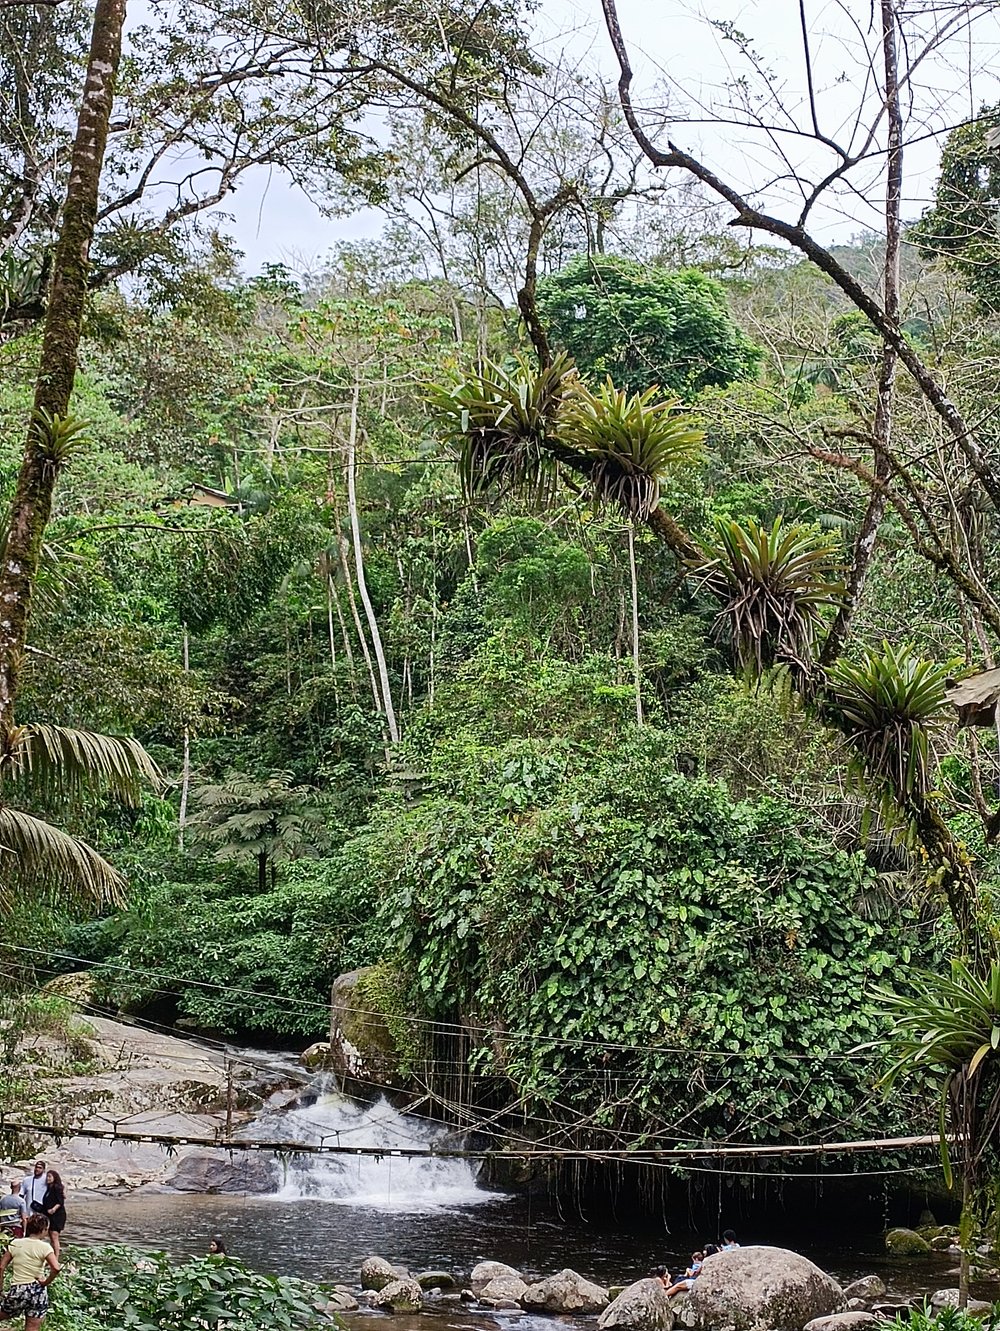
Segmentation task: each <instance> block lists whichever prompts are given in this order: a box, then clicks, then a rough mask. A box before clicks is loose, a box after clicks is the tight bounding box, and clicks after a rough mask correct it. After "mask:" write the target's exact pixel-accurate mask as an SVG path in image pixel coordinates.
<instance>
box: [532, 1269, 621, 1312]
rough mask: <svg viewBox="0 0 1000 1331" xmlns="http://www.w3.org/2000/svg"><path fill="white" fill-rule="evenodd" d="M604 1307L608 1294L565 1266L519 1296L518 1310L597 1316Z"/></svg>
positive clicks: (602, 1288) (599, 1286) (606, 1304)
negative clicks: (593, 1314) (591, 1314)
mask: <svg viewBox="0 0 1000 1331" xmlns="http://www.w3.org/2000/svg"><path fill="white" fill-rule="evenodd" d="M607 1306H608V1291H607V1290H606V1289H605V1288H604V1287H603V1286H602V1285H595V1284H594V1282H593V1281H592V1280H585V1279H584V1277H583V1276H581V1275H578V1274H577V1272H576V1271H571V1270H570V1268H569V1267H568V1266H567V1267H564V1268H563V1269H562V1270H561V1271H557V1272H556V1274H555V1275H554V1276H546V1277H545V1279H544V1280H539V1281H537V1282H536V1283H535V1284H534V1285H529V1286H528V1287H527V1289H526V1290H525V1291H524V1293H523V1294H522V1295H521V1307H522V1308H526V1309H527V1310H528V1312H546V1313H599V1312H603V1311H604V1309H605V1308H606V1307H607Z"/></svg>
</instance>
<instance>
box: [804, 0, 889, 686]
mask: <svg viewBox="0 0 1000 1331" xmlns="http://www.w3.org/2000/svg"><path fill="white" fill-rule="evenodd" d="M881 14H882V62H883V68H884V70H885V109H886V120H887V122H888V129H889V141H888V153H887V156H886V184H885V259H884V262H883V265H882V304H883V307H884V309H885V313H886V317H887V318H889V319H890V320H891V321H892V323H893V325H894V326H895V325H898V324H899V252H900V245H901V242H902V233H903V228H902V215H901V214H902V201H903V117H902V112H901V110H900V105H899V66H898V60H897V56H896V0H881ZM898 359H899V357H898V355H897V353H896V349H895V347H894V346H893V345H892V343H891V342H890V341H889V340H888V339H887V338H885V337H883V339H882V362H881V366H880V368H879V376H878V389H877V394H876V399H875V421H874V429H873V433H872V452H873V454H874V458H873V462H874V466H873V468H872V471H873V474H874V476H875V478H876V480H877V481H878V482H879V484H878V485H877V487H875V488H874V489H873V490H872V492H871V494H870V495H869V497H868V504H867V507H866V508H865V513H864V517H863V518H862V520H861V526H860V527H859V528H858V534H857V536H856V537H855V541H854V556H853V558H852V560H851V571H850V574H849V576H848V579H847V594H846V596H845V597H844V604H843V605H842V606H841V608H840V610H839V611H838V612H837V617H836V619H835V620H834V621H833V624H832V626H831V628H830V632H829V633H828V634H827V638H826V642H825V643H824V644H823V651H822V654H821V656H820V665H821V666H824V667H827V666H830V665H832V664H833V662H834V661H836V659H837V657H838V656H839V655H840V653H841V652H842V651H843V648H844V643H845V642H846V640H847V634H848V632H849V630H850V626H851V620H852V619H853V618H854V611H855V609H856V607H857V604H858V601H859V600H860V599H861V593H862V592H863V590H864V586H865V582H866V581H867V579H868V571H869V569H870V568H871V563H872V559H873V557H874V555H875V543H876V541H877V540H878V532H879V528H880V527H881V525H882V519H883V518H884V517H885V510H886V505H887V503H888V496H887V494H886V486H887V485H888V482H889V477H890V472H891V469H890V465H889V446H890V443H891V441H892V419H893V408H894V406H895V393H896V363H897V361H898Z"/></svg>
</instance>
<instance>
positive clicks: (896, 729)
mask: <svg viewBox="0 0 1000 1331" xmlns="http://www.w3.org/2000/svg"><path fill="white" fill-rule="evenodd" d="M957 664H958V663H957V662H955V661H949V662H947V663H945V664H944V665H939V664H936V663H935V662H933V661H927V660H924V659H922V658H921V657H919V656H917V655H916V653H915V652H914V650H913V648H912V647H911V646H910V644H908V643H903V644H901V645H900V646H899V647H893V646H891V645H890V644H889V643H888V642H883V643H882V646H881V649H872V648H866V649H865V651H864V654H863V656H862V659H861V662H860V663H859V664H858V665H853V664H852V663H851V662H850V661H846V660H841V661H838V662H836V663H835V664H834V665H833V666H832V667H831V669H830V672H829V677H828V693H827V697H828V704H829V708H830V709H831V713H832V716H833V718H834V720H835V723H836V726H837V729H838V730H839V731H840V732H841V734H842V735H843V736H844V739H845V741H846V743H847V746H848V749H849V751H850V753H851V758H852V765H853V768H854V771H855V774H856V775H857V776H858V777H859V778H860V779H862V780H864V781H866V782H867V783H868V784H869V785H870V786H875V787H880V788H881V792H882V794H883V795H884V796H885V797H886V798H887V800H888V803H887V804H885V808H884V812H885V813H886V814H888V815H890V816H891V815H892V814H893V813H894V812H895V810H897V809H898V808H900V807H902V808H906V807H908V806H909V805H910V804H912V803H913V802H914V801H915V800H916V801H919V800H922V799H923V798H925V797H926V795H927V793H928V791H929V790H930V788H931V786H932V784H933V766H934V764H933V754H932V743H933V737H934V735H935V733H936V732H937V731H939V730H940V729H941V728H942V726H943V724H944V703H945V687H946V684H947V681H948V679H949V678H950V676H951V675H952V674H953V673H954V671H955V668H956V666H957Z"/></svg>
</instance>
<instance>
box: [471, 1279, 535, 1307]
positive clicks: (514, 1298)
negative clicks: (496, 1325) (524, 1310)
mask: <svg viewBox="0 0 1000 1331" xmlns="http://www.w3.org/2000/svg"><path fill="white" fill-rule="evenodd" d="M525 1290H527V1284H526V1283H525V1282H523V1280H522V1279H521V1276H519V1275H495V1276H494V1278H493V1279H491V1280H490V1282H489V1284H485V1286H483V1287H482V1290H481V1292H479V1303H482V1304H483V1306H485V1307H487V1308H507V1310H510V1308H519V1307H521V1299H522V1296H523V1294H525Z"/></svg>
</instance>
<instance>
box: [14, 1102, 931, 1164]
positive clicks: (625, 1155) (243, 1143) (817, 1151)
mask: <svg viewBox="0 0 1000 1331" xmlns="http://www.w3.org/2000/svg"><path fill="white" fill-rule="evenodd" d="M473 1131H474V1129H473ZM4 1132H23V1133H28V1134H38V1135H39V1136H47V1137H52V1138H55V1139H56V1140H57V1141H65V1140H69V1139H71V1138H74V1137H76V1138H84V1139H85V1140H89V1141H109V1142H135V1143H143V1144H145V1145H153V1146H162V1147H165V1148H166V1149H167V1150H168V1151H171V1152H172V1151H175V1150H176V1149H177V1148H178V1147H181V1146H191V1147H201V1148H203V1149H210V1150H219V1151H231V1152H236V1151H266V1152H269V1153H271V1154H274V1155H330V1156H336V1155H344V1156H372V1157H375V1158H376V1159H384V1158H389V1157H401V1158H403V1159H408V1160H419V1159H433V1160H481V1161H482V1160H513V1161H530V1160H618V1161H622V1162H629V1161H635V1162H636V1163H664V1164H667V1163H683V1162H684V1161H688V1160H690V1161H694V1160H726V1159H734V1160H740V1159H767V1158H777V1159H779V1160H780V1159H783V1158H789V1157H797V1158H801V1157H819V1158H823V1157H827V1156H836V1155H851V1154H857V1153H861V1152H871V1151H911V1150H916V1149H924V1148H928V1147H932V1146H938V1145H939V1144H940V1140H941V1139H940V1137H938V1136H937V1135H933V1136H921V1137H881V1138H874V1139H872V1140H869V1141H845V1142H803V1143H800V1144H796V1143H783V1144H781V1145H773V1146H771V1145H768V1146H761V1145H757V1144H752V1145H745V1146H740V1145H732V1144H726V1145H712V1144H705V1145H702V1146H675V1147H650V1148H629V1147H626V1148H621V1149H607V1148H602V1147H595V1148H584V1147H580V1148H573V1147H556V1146H544V1147H537V1148H530V1147H522V1146H518V1147H513V1148H485V1149H481V1150H475V1149H465V1148H463V1147H454V1146H437V1145H435V1144H433V1143H431V1144H429V1145H427V1146H393V1147H387V1146H347V1145H344V1144H343V1143H341V1142H334V1141H319V1142H309V1141H281V1140H274V1139H270V1138H266V1139H265V1138H254V1137H224V1136H221V1135H214V1136H208V1135H199V1134H192V1133H183V1134H174V1133H157V1132H147V1131H142V1130H136V1129H129V1128H120V1127H117V1126H112V1127H108V1128H88V1127H73V1126H71V1125H63V1126H56V1125H54V1124H51V1123H39V1122H36V1121H34V1120H32V1119H23V1118H11V1117H8V1116H7V1115H6V1114H3V1113H0V1134H2V1133H4Z"/></svg>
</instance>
